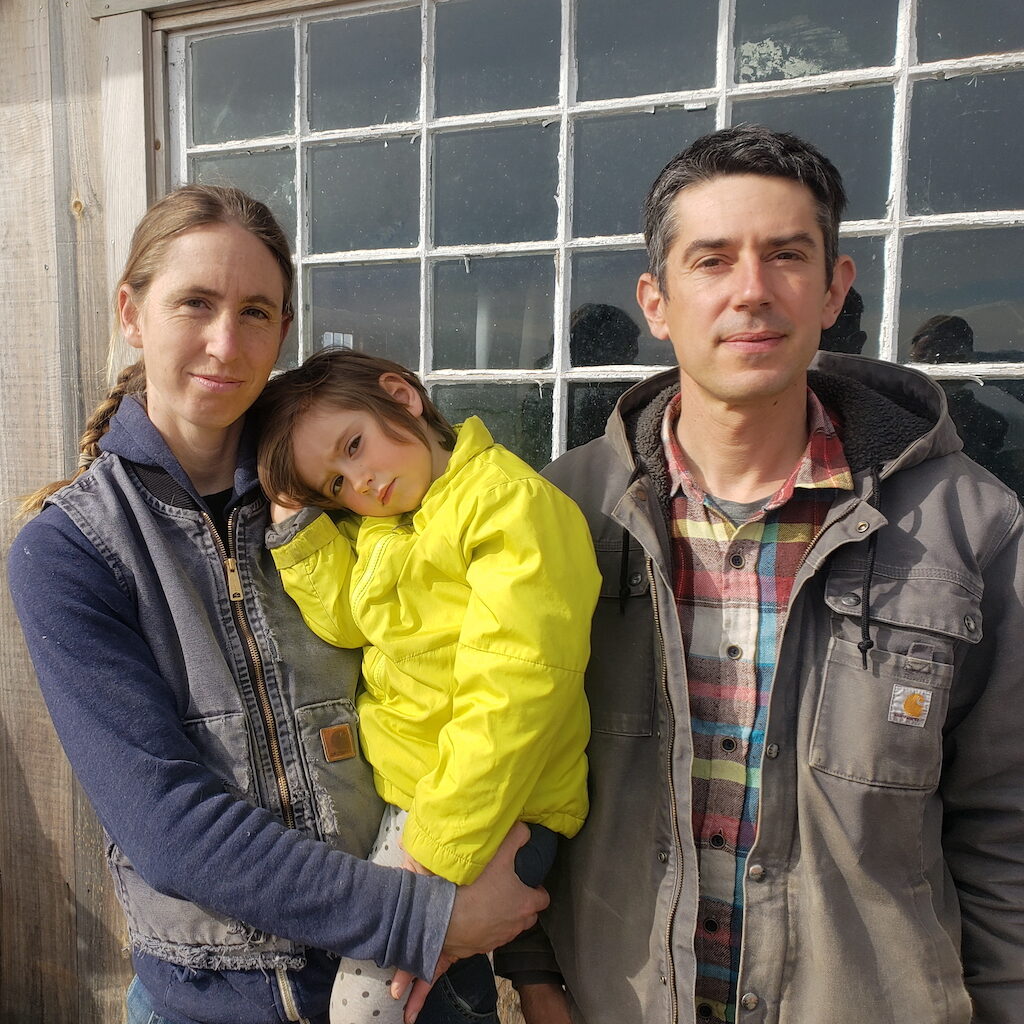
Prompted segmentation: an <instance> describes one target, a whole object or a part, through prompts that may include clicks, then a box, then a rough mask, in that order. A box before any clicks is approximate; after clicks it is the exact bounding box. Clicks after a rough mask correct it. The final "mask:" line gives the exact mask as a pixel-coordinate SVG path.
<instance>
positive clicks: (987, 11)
mask: <svg viewBox="0 0 1024 1024" xmlns="http://www.w3.org/2000/svg"><path fill="white" fill-rule="evenodd" d="M1022 48H1024V7H1022V6H1021V4H1020V0H985V3H983V4H965V3H964V2H963V0H918V5H917V56H918V59H919V60H921V61H929V60H944V59H945V58H947V57H973V56H974V55H975V54H978V53H1005V52H1006V51H1007V50H1019V49H1022Z"/></svg>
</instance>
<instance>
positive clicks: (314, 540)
mask: <svg viewBox="0 0 1024 1024" xmlns="http://www.w3.org/2000/svg"><path fill="white" fill-rule="evenodd" d="M303 514H304V513H299V517H301V516H302V515H303ZM299 517H296V519H297V520H298V526H299V527H300V528H299V529H298V531H297V532H294V534H293V535H292V534H289V533H285V534H283V535H281V534H279V535H277V536H275V535H274V533H273V531H271V530H268V531H267V546H268V547H269V548H270V553H271V555H272V556H273V558H274V564H275V565H276V566H277V568H278V571H279V572H280V573H281V582H282V583H283V584H284V589H285V590H286V591H287V592H288V596H289V597H290V598H291V599H292V600H293V601H294V602H295V603H296V604H297V605H298V606H299V611H300V612H302V618H303V619H304V620H305V622H306V625H307V626H309V628H310V629H311V630H313V632H314V633H316V635H317V636H318V637H320V639H321V640H326V641H327V643H329V644H334V646H335V647H362V646H364V645H365V644H366V637H365V636H364V635H363V633H362V630H360V629H359V627H358V626H357V625H356V623H355V621H354V619H353V618H352V603H351V601H350V599H349V593H350V589H349V588H350V586H351V583H352V570H353V569H354V567H355V562H356V548H355V538H356V535H357V531H358V524H357V521H356V520H353V519H352V518H351V517H345V518H343V519H342V520H341V521H340V522H339V523H335V522H334V521H333V520H332V519H331V518H330V516H328V515H327V513H325V512H322V513H321V514H320V515H318V516H317V517H316V518H315V519H313V520H312V522H308V523H304V522H303V521H302V520H301V519H299ZM285 525H287V524H285Z"/></svg>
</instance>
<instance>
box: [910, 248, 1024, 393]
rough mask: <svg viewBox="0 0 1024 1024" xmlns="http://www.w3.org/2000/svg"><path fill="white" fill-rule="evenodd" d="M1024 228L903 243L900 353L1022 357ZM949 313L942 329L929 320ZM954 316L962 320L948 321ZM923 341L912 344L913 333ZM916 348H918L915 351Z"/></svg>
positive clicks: (920, 357)
mask: <svg viewBox="0 0 1024 1024" xmlns="http://www.w3.org/2000/svg"><path fill="white" fill-rule="evenodd" d="M1021 252H1024V228H990V229H988V230H975V231H941V232H935V233H928V234H923V235H912V236H910V237H909V238H907V240H906V241H905V243H904V248H903V281H902V290H901V293H900V332H899V339H900V340H899V358H900V359H901V360H904V361H906V360H909V359H911V358H914V359H916V360H917V361H920V362H935V361H939V362H975V361H985V362H989V361H993V360H1002V361H1005V362H1012V363H1018V362H1021V363H1022V365H1021V370H1022V373H1024V362H1022V360H1024V291H1022V289H1021V278H1020V259H1021ZM942 315H945V316H946V317H947V319H946V320H945V321H944V322H943V324H942V325H941V326H940V329H939V330H938V331H937V332H936V330H935V324H934V323H932V324H930V325H928V326H927V327H926V321H929V320H931V319H932V318H933V317H936V316H942ZM950 316H952V317H954V318H956V319H954V320H949V319H948V318H949V317H950ZM915 335H916V336H918V342H917V343H916V344H914V345H913V346H912V339H913V338H914V337H915ZM912 348H913V352H912Z"/></svg>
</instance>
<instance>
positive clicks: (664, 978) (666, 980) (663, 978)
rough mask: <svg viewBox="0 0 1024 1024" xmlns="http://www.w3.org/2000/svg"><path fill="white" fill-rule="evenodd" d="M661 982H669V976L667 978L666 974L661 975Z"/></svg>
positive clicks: (665, 983)
mask: <svg viewBox="0 0 1024 1024" xmlns="http://www.w3.org/2000/svg"><path fill="white" fill-rule="evenodd" d="M661 983H662V985H667V984H668V978H666V977H665V975H664V974H663V975H662V976H661Z"/></svg>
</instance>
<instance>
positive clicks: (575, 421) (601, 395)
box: [565, 380, 636, 448]
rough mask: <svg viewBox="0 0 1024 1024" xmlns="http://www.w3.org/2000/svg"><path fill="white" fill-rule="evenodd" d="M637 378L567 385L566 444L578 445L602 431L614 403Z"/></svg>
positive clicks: (570, 446) (569, 446)
mask: <svg viewBox="0 0 1024 1024" xmlns="http://www.w3.org/2000/svg"><path fill="white" fill-rule="evenodd" d="M635 383H636V381H632V380H624V381H608V382H605V381H602V382H601V383H600V384H598V383H591V382H589V381H588V382H586V383H572V384H570V385H569V421H568V423H567V428H568V429H567V431H566V438H565V443H566V447H567V448H577V447H579V446H580V445H581V444H586V443H587V442H588V441H592V440H593V439H594V438H595V437H600V436H601V435H602V434H603V433H604V428H605V424H606V423H607V422H608V417H609V416H610V415H611V413H612V409H614V408H615V403H616V402H617V401H618V400H619V395H621V394H622V393H623V392H624V391H625V390H626V389H627V388H631V387H632V386H633V385H634V384H635Z"/></svg>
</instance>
